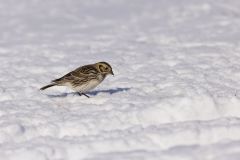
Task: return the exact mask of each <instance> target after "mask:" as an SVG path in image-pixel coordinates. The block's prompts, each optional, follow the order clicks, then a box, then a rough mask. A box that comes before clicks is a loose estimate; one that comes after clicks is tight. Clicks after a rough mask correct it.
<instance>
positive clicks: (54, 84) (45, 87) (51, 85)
mask: <svg viewBox="0 0 240 160" xmlns="http://www.w3.org/2000/svg"><path fill="white" fill-rule="evenodd" d="M56 85H57V84H56V83H52V84H49V85H46V86H44V87H42V88H40V90H45V89H47V88H50V87H53V86H56Z"/></svg>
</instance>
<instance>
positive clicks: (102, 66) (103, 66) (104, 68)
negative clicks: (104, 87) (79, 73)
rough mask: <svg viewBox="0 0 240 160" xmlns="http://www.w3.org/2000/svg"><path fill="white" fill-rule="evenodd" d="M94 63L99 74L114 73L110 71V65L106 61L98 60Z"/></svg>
mask: <svg viewBox="0 0 240 160" xmlns="http://www.w3.org/2000/svg"><path fill="white" fill-rule="evenodd" d="M95 65H96V68H97V70H98V71H99V72H100V73H101V74H105V75H108V74H111V75H114V74H113V71H112V67H111V66H110V64H108V63H107V62H98V63H96V64H95Z"/></svg>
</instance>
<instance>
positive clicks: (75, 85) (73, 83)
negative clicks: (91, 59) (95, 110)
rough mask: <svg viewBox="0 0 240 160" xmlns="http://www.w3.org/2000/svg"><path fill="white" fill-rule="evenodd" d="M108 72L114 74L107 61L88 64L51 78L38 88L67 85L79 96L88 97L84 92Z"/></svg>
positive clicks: (96, 83) (100, 80)
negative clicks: (50, 80)
mask: <svg viewBox="0 0 240 160" xmlns="http://www.w3.org/2000/svg"><path fill="white" fill-rule="evenodd" d="M109 74H111V75H114V74H113V71H112V67H111V66H110V65H109V64H108V63H107V62H98V63H95V64H89V65H85V66H81V67H79V68H77V69H75V70H74V71H72V72H69V73H68V74H66V75H65V76H63V77H61V78H59V79H55V80H53V81H52V83H51V84H49V85H47V86H44V87H42V88H40V90H45V89H47V88H49V87H53V86H67V87H69V88H71V89H72V90H74V91H76V92H77V93H78V94H79V95H80V96H81V95H84V96H86V97H88V98H89V96H88V95H87V94H86V92H88V91H90V90H92V89H94V88H95V87H96V86H97V85H99V84H100V83H101V82H102V81H103V80H104V79H105V78H106V76H107V75H109Z"/></svg>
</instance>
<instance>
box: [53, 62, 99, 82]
mask: <svg viewBox="0 0 240 160" xmlns="http://www.w3.org/2000/svg"><path fill="white" fill-rule="evenodd" d="M97 75H98V71H97V70H96V68H94V67H93V66H91V65H87V66H82V67H79V68H77V69H76V70H74V71H72V72H70V73H68V74H66V75H64V76H63V77H61V78H59V79H55V80H53V81H52V82H53V83H64V82H73V81H77V82H78V83H80V82H83V83H84V82H87V81H89V80H90V79H94V78H96V76H97Z"/></svg>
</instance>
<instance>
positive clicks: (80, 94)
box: [77, 92, 90, 98]
mask: <svg viewBox="0 0 240 160" xmlns="http://www.w3.org/2000/svg"><path fill="white" fill-rule="evenodd" d="M77 93H78V95H79V96H82V95H84V96H86V97H87V98H90V97H89V96H88V95H86V94H85V93H80V92H77Z"/></svg>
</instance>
